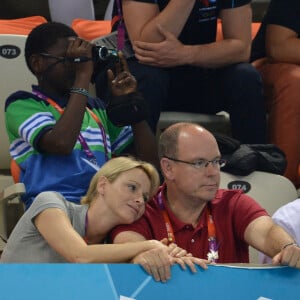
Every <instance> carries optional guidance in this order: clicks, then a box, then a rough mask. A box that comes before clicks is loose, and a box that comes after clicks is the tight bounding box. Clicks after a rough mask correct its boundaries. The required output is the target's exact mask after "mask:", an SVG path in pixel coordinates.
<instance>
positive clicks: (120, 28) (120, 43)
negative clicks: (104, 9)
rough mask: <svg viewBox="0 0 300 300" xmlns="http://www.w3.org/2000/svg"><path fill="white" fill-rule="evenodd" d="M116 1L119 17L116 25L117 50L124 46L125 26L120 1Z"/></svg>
mask: <svg viewBox="0 0 300 300" xmlns="http://www.w3.org/2000/svg"><path fill="white" fill-rule="evenodd" d="M116 2H117V10H118V18H119V24H118V27H117V31H118V37H117V41H118V45H117V48H118V50H123V49H124V46H125V26H124V22H123V16H122V9H121V2H120V0H117V1H116Z"/></svg>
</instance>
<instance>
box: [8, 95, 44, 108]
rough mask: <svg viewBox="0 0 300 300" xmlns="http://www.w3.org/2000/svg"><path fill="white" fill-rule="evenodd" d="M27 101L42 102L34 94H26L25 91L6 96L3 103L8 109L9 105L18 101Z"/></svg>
mask: <svg viewBox="0 0 300 300" xmlns="http://www.w3.org/2000/svg"><path fill="white" fill-rule="evenodd" d="M27 99H34V100H36V101H44V100H42V99H40V98H38V97H37V96H35V95H34V94H32V93H30V92H27V91H16V92H14V93H12V94H11V95H9V96H8V98H7V99H6V101H5V108H6V107H8V106H9V105H10V104H11V103H14V102H16V101H19V100H27Z"/></svg>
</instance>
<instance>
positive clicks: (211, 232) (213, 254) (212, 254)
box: [207, 205, 219, 262]
mask: <svg viewBox="0 0 300 300" xmlns="http://www.w3.org/2000/svg"><path fill="white" fill-rule="evenodd" d="M207 228H208V250H209V251H208V253H207V258H208V260H210V261H211V262H217V259H218V258H219V253H218V248H219V247H218V245H217V238H216V226H215V223H214V220H213V217H212V214H211V208H210V205H208V206H207Z"/></svg>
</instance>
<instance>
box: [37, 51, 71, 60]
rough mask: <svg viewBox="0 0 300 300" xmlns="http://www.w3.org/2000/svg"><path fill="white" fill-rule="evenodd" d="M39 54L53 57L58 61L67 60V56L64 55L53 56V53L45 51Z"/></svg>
mask: <svg viewBox="0 0 300 300" xmlns="http://www.w3.org/2000/svg"><path fill="white" fill-rule="evenodd" d="M40 55H41V56H44V57H47V58H53V59H57V60H59V61H65V60H68V58H67V57H64V56H55V55H52V54H49V53H45V52H42V53H40Z"/></svg>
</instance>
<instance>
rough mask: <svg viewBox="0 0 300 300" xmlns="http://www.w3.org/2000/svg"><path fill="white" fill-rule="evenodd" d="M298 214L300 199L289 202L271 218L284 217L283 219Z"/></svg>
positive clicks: (299, 211)
mask: <svg viewBox="0 0 300 300" xmlns="http://www.w3.org/2000/svg"><path fill="white" fill-rule="evenodd" d="M299 214H300V198H298V199H296V200H294V201H292V202H289V203H287V204H285V205H283V206H281V207H280V208H278V210H277V211H276V212H275V213H274V215H273V218H277V217H281V216H283V215H284V216H285V217H291V216H292V215H293V216H298V215H299Z"/></svg>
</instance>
